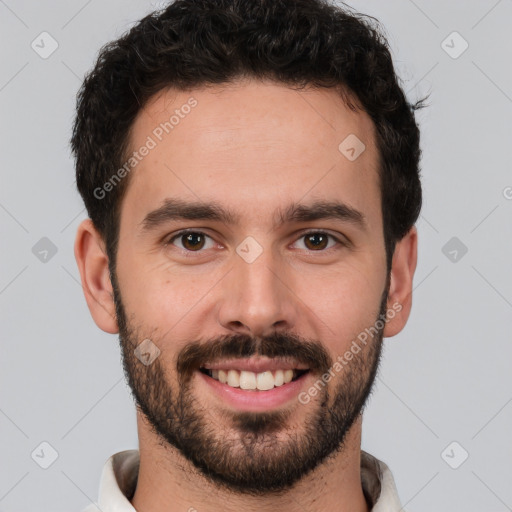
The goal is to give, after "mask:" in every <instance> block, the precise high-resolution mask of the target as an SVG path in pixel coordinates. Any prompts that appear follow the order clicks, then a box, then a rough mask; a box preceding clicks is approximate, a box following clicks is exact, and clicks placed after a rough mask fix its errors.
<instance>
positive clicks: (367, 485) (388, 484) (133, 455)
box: [83, 450, 402, 512]
mask: <svg viewBox="0 0 512 512" xmlns="http://www.w3.org/2000/svg"><path fill="white" fill-rule="evenodd" d="M139 461H140V458H139V451H138V450H125V451H123V452H119V453H116V454H115V455H112V457H110V458H109V459H108V460H107V462H106V463H105V466H104V467H103V472H102V475H101V481H100V490H99V500H98V505H99V508H100V509H101V510H102V511H103V512H136V510H135V508H134V507H133V505H132V504H131V503H130V500H131V499H132V497H133V494H134V492H135V487H136V485H137V477H138V474H139ZM361 483H362V487H363V493H364V496H365V498H366V501H367V502H368V506H369V507H370V510H371V512H389V510H401V509H402V507H401V505H400V500H399V498H398V493H397V489H396V485H395V481H394V479H393V475H392V473H391V470H390V469H389V468H388V466H387V465H386V464H385V463H384V462H382V461H380V460H379V459H377V458H376V457H374V456H373V455H370V454H369V453H367V452H365V451H361ZM93 510H94V511H96V510H97V509H96V507H95V506H94V505H91V506H90V507H88V508H86V509H85V510H84V511H83V512H89V511H93Z"/></svg>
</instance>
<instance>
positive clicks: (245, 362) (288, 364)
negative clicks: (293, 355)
mask: <svg viewBox="0 0 512 512" xmlns="http://www.w3.org/2000/svg"><path fill="white" fill-rule="evenodd" d="M201 368H204V369H206V370H238V371H247V372H254V373H261V372H264V371H275V370H308V369H309V368H308V367H307V366H306V365H304V364H301V363H298V362H294V361H292V360H289V359H277V358H274V359H269V358H257V359H256V358H246V359H226V360H223V361H215V362H212V363H206V364H204V365H201Z"/></svg>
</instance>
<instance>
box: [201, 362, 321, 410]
mask: <svg viewBox="0 0 512 512" xmlns="http://www.w3.org/2000/svg"><path fill="white" fill-rule="evenodd" d="M312 374H313V372H312V370H310V369H309V368H307V367H306V366H304V365H300V364H298V363H297V362H292V361H289V360H288V361H285V360H281V359H267V358H248V359H247V358H246V359H232V360H230V361H224V362H218V363H212V364H204V365H203V366H201V367H200V368H198V370H197V375H198V376H199V377H200V379H199V382H201V386H203V385H204V386H205V389H206V390H207V393H208V394H212V399H214V400H215V401H220V403H222V404H223V405H224V406H225V405H228V406H230V407H231V408H233V409H235V410H238V411H240V410H243V411H253V412H264V411H270V410H273V409H276V408H279V407H283V406H286V405H288V406H289V405H290V404H292V403H293V402H294V401H295V402H297V401H298V400H297V397H298V395H299V393H300V392H301V391H302V390H304V389H305V388H306V386H307V385H308V384H309V380H310V379H309V377H310V375H312Z"/></svg>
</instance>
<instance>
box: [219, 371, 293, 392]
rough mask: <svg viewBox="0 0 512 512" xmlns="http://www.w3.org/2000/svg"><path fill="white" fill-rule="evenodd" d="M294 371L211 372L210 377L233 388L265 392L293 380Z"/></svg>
mask: <svg viewBox="0 0 512 512" xmlns="http://www.w3.org/2000/svg"><path fill="white" fill-rule="evenodd" d="M295 374H296V372H295V370H276V371H274V372H271V371H269V370H267V371H265V372H260V373H254V372H249V371H246V370H242V371H238V370H211V377H212V378H214V379H215V380H218V381H219V382H221V383H222V384H227V385H228V386H231V387H233V388H238V387H239V388H241V389H249V390H259V391H267V390H269V389H273V388H274V387H278V386H282V385H283V384H288V383H289V382H291V381H292V380H293V377H294V375H295Z"/></svg>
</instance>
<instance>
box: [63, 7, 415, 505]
mask: <svg viewBox="0 0 512 512" xmlns="http://www.w3.org/2000/svg"><path fill="white" fill-rule="evenodd" d="M421 106H422V105H421V102H418V103H416V104H415V105H410V104H409V103H408V102H407V100H406V98H405V96H404V94H403V91H402V90H401V88H400V87H399V85H398V82H397V77H396V75H395V72H394V68H393V65H392V61H391V57H390V53H389V50H388V47H387V43H386V42H385V40H384V38H383V37H382V36H381V35H380V32H379V31H378V27H376V26H374V25H372V24H371V23H370V21H369V20H368V19H366V18H364V17H363V16H362V15H359V14H355V13H352V12H349V10H348V9H346V8H343V9H341V8H340V7H337V6H335V5H333V4H329V3H327V2H324V1H322V0H297V1H294V2H285V1H279V0H278V1H276V0H243V1H240V0H194V1H192V0H177V1H175V2H174V3H172V4H170V5H169V7H168V8H167V9H165V10H162V11H161V12H158V13H154V14H152V15H150V16H147V17H146V18H144V19H143V20H141V21H140V22H139V23H138V24H137V25H135V26H134V27H133V28H132V29H131V30H130V31H129V32H128V33H127V34H126V35H125V36H123V37H122V38H121V39H119V40H118V41H115V42H113V43H111V44H109V45H107V46H106V47H104V48H103V49H102V52H101V54H100V56H99V59H98V62H97V64H96V66H95V68H94V69H93V71H92V72H91V73H90V74H89V75H88V77H87V78H86V80H85V82H84V84H83V86H82V88H81V90H80V93H79V96H78V103H77V117H76V121H75V125H74V131H73V137H72V149H73V152H74V155H75V157H76V172H77V185H78V188H79V191H80V193H81V195H82V197H83V199H84V202H85V204H86V207H87V210H88V213H89V216H90V219H87V220H85V221H84V222H82V223H81V225H80V227H79V229H78V233H77V237H76V245H75V255H76V259H77V262H78V266H79V269H80V274H81V279H82V285H83V289H84V293H85V298H86V300H87V303H88V306H89V309H90V311H91V314H92V316H93V318H94V320H95V322H96V324H97V325H98V327H100V328H101V329H102V330H104V331H106V332H109V333H112V334H115V333H119V337H120V344H121V349H122V356H123V364H124V370H125V373H126V376H127V379H128V381H129V384H130V387H131V389H132V392H133V396H134V398H135V401H136V405H137V427H138V435H139V449H138V450H127V451H124V452H121V453H118V454H115V455H114V456H113V457H111V458H110V459H109V460H108V461H107V463H106V465H105V468H104V471H103V474H102V478H101V485H100V497H99V502H98V507H96V506H95V505H94V504H91V505H90V506H89V507H88V508H87V511H92V510H98V509H100V510H101V511H103V512H109V511H114V510H115V511H133V510H140V511H144V512H163V511H166V512H174V511H198V512H201V511H208V512H214V511H226V510H228V511H231V510H247V511H256V510H286V511H288V512H290V511H303V510H308V511H311V512H315V511H325V510H336V511H339V512H363V511H370V510H372V511H374V512H382V511H387V512H389V511H394V510H397V511H398V510H399V509H400V508H401V505H400V502H399V498H398V495H397V491H396V487H395V484H394V481H393V477H392V475H391V472H390V470H389V468H388V467H387V466H386V464H385V463H384V462H381V461H379V460H378V459H376V458H374V457H373V456H371V455H370V454H368V453H365V452H364V451H361V425H362V411H363V409H364V406H365V404H366V403H367V399H368V396H369V395H370V392H371V389H372V385H373V382H374V380H375V376H376V373H377V369H378V365H379V360H380V355H381V348H382V340H383V337H384V336H394V335H395V334H397V333H398V332H400V331H401V330H402V328H403V327H404V325H405V324H406V322H407V319H408V316H409V313H410V309H411V291H412V280H413V274H414V271H415V267H416V257H417V256H416V254H417V234H416V230H415V227H414V223H415V221H416V219H417V217H418V215H419V211H420V206H421V186H420V181H419V167H418V163H419V158H420V149H419V131H418V127H417V124H416V122H415V119H414V110H415V109H417V108H419V107H421Z"/></svg>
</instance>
